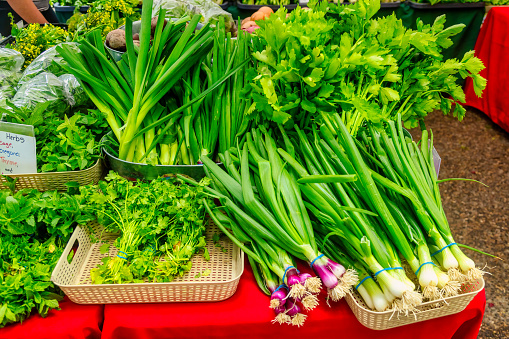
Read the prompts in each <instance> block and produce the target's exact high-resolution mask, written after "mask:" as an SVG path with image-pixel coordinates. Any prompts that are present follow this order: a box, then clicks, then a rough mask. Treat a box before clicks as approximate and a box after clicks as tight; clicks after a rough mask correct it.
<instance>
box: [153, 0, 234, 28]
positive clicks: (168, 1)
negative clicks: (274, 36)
mask: <svg viewBox="0 0 509 339" xmlns="http://www.w3.org/2000/svg"><path fill="white" fill-rule="evenodd" d="M161 8H164V9H165V10H166V17H167V18H177V19H178V18H182V17H184V16H186V15H190V16H192V15H194V14H201V15H202V16H203V19H202V23H203V24H207V23H209V22H210V24H211V25H215V23H216V22H218V21H219V18H220V17H224V22H225V26H226V31H227V32H232V35H233V36H236V31H235V22H234V21H233V18H232V15H231V14H230V13H228V12H226V11H225V10H223V9H222V8H221V7H220V6H219V5H218V4H216V3H215V2H214V1H212V0H154V4H153V6H152V16H156V15H157V14H158V13H159V10H160V9H161Z"/></svg>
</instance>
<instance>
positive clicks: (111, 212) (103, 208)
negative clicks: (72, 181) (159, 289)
mask: <svg viewBox="0 0 509 339" xmlns="http://www.w3.org/2000/svg"><path fill="white" fill-rule="evenodd" d="M207 183H208V179H204V180H203V181H202V182H201V184H200V186H196V187H193V186H189V185H187V184H185V183H183V182H182V181H180V180H177V179H171V178H161V179H157V180H152V181H150V182H141V181H138V182H132V181H129V180H127V179H124V178H122V177H120V176H119V175H118V174H116V173H114V172H110V173H109V174H108V175H107V176H106V178H105V181H100V182H99V183H98V184H97V185H90V186H85V187H80V192H81V196H82V199H83V200H84V201H87V202H88V209H89V211H91V212H93V213H95V214H96V215H97V220H98V222H99V223H100V224H102V225H104V226H105V228H106V230H107V231H108V232H119V233H120V236H119V237H118V238H117V239H116V241H115V247H116V248H118V250H119V252H118V255H115V256H112V257H105V258H104V259H103V263H102V264H101V265H99V266H98V267H97V268H95V269H93V270H92V271H91V279H92V283H94V284H106V283H139V282H144V281H150V282H167V281H172V280H173V278H174V277H176V276H182V275H183V274H184V273H185V272H187V271H189V270H190V269H191V265H192V263H191V257H192V256H193V255H194V254H195V253H197V252H198V251H200V250H201V249H203V251H204V252H203V255H204V257H205V258H206V259H208V258H209V254H208V251H207V249H206V248H205V236H204V231H205V225H204V219H205V208H204V206H203V204H202V200H203V199H204V198H205V193H204V192H203V187H204V186H205V185H207ZM101 250H102V252H103V253H106V251H108V246H107V245H103V246H102V247H101ZM162 258H164V260H161V259H162Z"/></svg>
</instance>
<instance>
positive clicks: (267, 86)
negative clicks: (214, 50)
mask: <svg viewBox="0 0 509 339" xmlns="http://www.w3.org/2000/svg"><path fill="white" fill-rule="evenodd" d="M309 7H310V8H311V9H310V10H308V11H304V10H302V9H300V8H297V9H296V10H294V11H292V13H290V15H289V16H288V17H287V15H286V10H285V9H280V10H278V11H277V12H276V13H274V14H273V15H271V16H270V18H267V19H266V20H263V21H260V22H259V25H260V29H259V30H257V33H256V35H257V37H255V38H253V40H254V50H255V52H254V54H253V56H254V58H255V59H256V61H257V65H256V71H255V72H254V73H252V74H251V78H252V79H253V80H252V82H251V88H252V90H251V97H252V98H253V100H254V102H255V105H256V111H257V112H261V113H262V114H260V116H259V117H258V119H259V120H261V121H263V120H268V121H272V122H276V123H281V124H286V125H287V126H290V127H291V126H293V124H294V123H296V124H298V126H299V127H300V128H302V129H306V128H310V127H311V122H312V121H313V120H315V119H322V116H323V117H325V120H326V122H327V123H328V124H329V125H330V124H332V122H331V121H330V119H328V117H329V116H330V114H331V113H333V112H341V117H342V119H343V122H344V123H345V125H346V126H347V128H348V130H349V131H350V133H351V134H352V135H356V133H357V131H358V129H359V128H360V127H361V126H363V124H365V122H366V121H371V122H373V123H378V124H380V123H382V122H384V121H387V120H394V119H395V117H396V115H397V114H398V113H401V114H402V115H403V121H404V122H405V124H406V126H407V127H415V126H417V125H418V124H419V123H422V121H423V119H424V117H425V116H426V115H427V114H428V113H429V112H431V111H433V110H434V109H441V110H442V111H443V112H444V113H445V114H448V113H449V112H450V110H451V108H452V106H453V104H455V103H456V102H465V95H464V93H463V90H462V89H461V87H460V86H458V85H457V83H456V81H457V79H458V78H463V79H464V78H466V77H472V78H473V80H474V86H475V90H476V93H477V94H478V95H481V93H482V91H483V89H484V88H485V86H486V81H485V79H484V78H482V77H481V76H480V75H479V72H480V71H481V70H482V69H483V68H484V66H483V64H482V62H481V61H480V60H479V59H478V58H476V57H474V55H473V52H468V53H466V54H465V56H464V57H463V58H462V60H461V61H459V60H456V59H450V60H446V61H443V56H442V50H443V49H445V48H448V47H450V46H451V45H452V40H451V39H450V37H451V36H453V35H456V34H458V33H459V32H460V31H461V30H462V29H463V28H464V25H454V26H451V27H449V28H447V29H444V23H445V16H440V17H438V18H437V19H436V21H435V22H434V24H433V25H431V26H430V25H424V24H423V23H422V21H420V20H419V21H418V23H417V29H416V30H411V29H407V28H405V27H404V26H403V24H402V22H401V20H398V19H397V18H396V17H395V16H394V15H391V16H388V17H384V18H380V19H372V16H373V15H374V14H376V12H377V11H378V9H379V8H380V1H379V0H359V1H357V2H356V3H355V4H353V5H348V6H343V5H335V4H331V3H327V2H325V1H323V2H318V1H310V3H309ZM448 96H450V97H451V98H452V99H449V98H448ZM464 113H465V110H464V109H463V107H462V106H461V105H455V107H454V112H453V114H454V116H456V117H458V119H459V120H461V119H462V118H463V116H464Z"/></svg>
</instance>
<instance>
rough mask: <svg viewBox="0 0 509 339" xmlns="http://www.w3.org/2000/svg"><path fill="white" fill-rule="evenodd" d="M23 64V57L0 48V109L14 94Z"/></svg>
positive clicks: (7, 49)
mask: <svg viewBox="0 0 509 339" xmlns="http://www.w3.org/2000/svg"><path fill="white" fill-rule="evenodd" d="M24 62H25V58H24V57H23V55H22V54H21V53H20V52H18V51H15V50H13V49H10V48H0V107H5V106H6V105H5V101H6V100H7V99H10V98H12V97H13V96H14V94H15V93H16V87H17V84H18V80H19V78H20V76H21V66H23V63H24Z"/></svg>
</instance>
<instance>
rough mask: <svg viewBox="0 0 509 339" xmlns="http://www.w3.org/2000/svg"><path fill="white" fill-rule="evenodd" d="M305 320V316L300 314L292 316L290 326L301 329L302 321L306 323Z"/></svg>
mask: <svg viewBox="0 0 509 339" xmlns="http://www.w3.org/2000/svg"><path fill="white" fill-rule="evenodd" d="M306 318H307V315H305V314H302V313H297V314H296V315H294V316H293V317H292V325H293V326H297V327H301V326H302V325H304V321H306Z"/></svg>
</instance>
